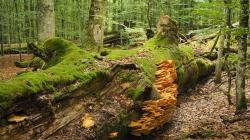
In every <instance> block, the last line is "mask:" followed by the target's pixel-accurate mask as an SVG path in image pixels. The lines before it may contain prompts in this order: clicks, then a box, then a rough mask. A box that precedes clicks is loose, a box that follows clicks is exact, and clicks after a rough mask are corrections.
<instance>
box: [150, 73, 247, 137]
mask: <svg viewBox="0 0 250 140" xmlns="http://www.w3.org/2000/svg"><path fill="white" fill-rule="evenodd" d="M213 78H214V77H213V76H211V77H210V78H209V79H208V80H204V81H201V82H200V83H199V84H198V85H197V86H196V88H195V89H193V90H189V91H188V92H187V93H186V94H183V95H179V97H178V105H177V111H176V113H175V115H174V116H173V120H172V121H171V123H169V124H167V125H165V126H164V127H163V128H162V129H160V130H158V131H156V132H154V133H153V134H152V136H151V137H152V139H154V140H162V139H171V140H174V139H213V140H214V139H215V140H217V139H219V140H221V139H227V140H236V139H237V140H239V139H248V140H249V139H250V109H248V111H247V112H246V113H245V114H242V115H239V116H241V117H239V116H238V117H239V118H237V116H234V114H235V106H234V105H235V96H234V95H233V94H234V93H235V80H233V81H232V91H231V94H232V101H233V104H234V105H231V106H230V105H229V104H228V100H227V96H226V95H225V94H224V92H225V91H227V87H228V83H227V76H226V74H225V73H224V75H223V78H222V79H223V81H222V83H223V84H221V85H220V86H218V85H216V84H215V83H214V82H213ZM246 96H247V101H248V107H249V106H250V105H249V103H250V79H248V80H247V83H246ZM244 117H245V118H244ZM237 119H239V120H237ZM226 120H230V121H235V122H228V121H226Z"/></svg>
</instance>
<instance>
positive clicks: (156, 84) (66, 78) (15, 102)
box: [0, 16, 214, 139]
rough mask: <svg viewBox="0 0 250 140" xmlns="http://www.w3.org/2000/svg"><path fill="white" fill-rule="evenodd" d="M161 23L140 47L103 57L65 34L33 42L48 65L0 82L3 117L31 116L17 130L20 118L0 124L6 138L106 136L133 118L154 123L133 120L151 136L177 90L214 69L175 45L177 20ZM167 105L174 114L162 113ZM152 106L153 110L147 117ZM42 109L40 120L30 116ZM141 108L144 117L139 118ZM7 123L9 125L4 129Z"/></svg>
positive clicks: (125, 126) (121, 132)
mask: <svg viewBox="0 0 250 140" xmlns="http://www.w3.org/2000/svg"><path fill="white" fill-rule="evenodd" d="M158 27H159V29H158V33H157V35H156V36H155V37H153V38H152V39H150V40H149V41H148V42H147V43H146V44H145V45H144V46H143V47H141V48H134V49H131V50H114V51H111V52H110V53H109V54H108V55H107V56H106V58H105V59H104V60H96V59H95V58H94V57H93V55H92V54H91V53H89V52H87V51H84V50H81V49H80V48H78V47H77V46H76V45H74V44H73V43H71V42H69V41H66V40H63V39H60V38H52V39H49V40H47V41H45V43H44V45H43V46H42V47H41V48H37V47H34V50H33V52H37V53H35V55H36V56H38V57H40V58H41V59H43V60H44V61H45V63H46V66H47V67H46V68H45V69H44V70H41V71H37V72H28V73H23V74H20V75H18V76H16V77H15V78H13V79H11V80H8V81H0V106H1V110H0V113H1V116H0V118H1V119H7V118H9V117H10V116H11V115H13V114H15V115H20V114H21V115H24V116H27V117H25V118H27V119H28V124H29V125H24V126H22V127H21V129H20V123H16V124H14V125H13V124H7V125H6V126H4V127H0V131H1V132H2V133H1V136H2V137H3V138H4V139H9V138H13V136H14V139H15V138H16V139H22V138H28V139H39V138H44V139H53V138H54V139H55V138H60V137H63V138H71V139H72V136H77V138H82V139H98V138H103V139H105V138H108V137H109V136H110V135H111V134H117V136H116V137H117V138H121V137H124V135H126V134H127V133H128V125H129V123H130V121H131V120H133V121H134V122H137V121H139V122H144V121H140V120H141V119H142V120H146V122H149V123H148V124H149V125H152V126H149V127H146V128H145V127H143V129H141V128H142V127H141V126H142V125H141V123H140V124H139V125H138V126H137V128H134V127H132V126H135V125H132V126H131V124H130V126H131V127H130V129H131V130H130V131H131V132H132V134H136V135H145V134H149V133H150V132H151V131H152V130H154V129H155V128H157V127H160V126H162V125H163V124H164V123H165V122H167V121H169V120H170V119H171V114H172V113H173V112H174V108H175V101H176V95H177V93H178V92H184V91H185V90H187V89H188V88H191V87H193V86H195V84H196V82H197V81H198V79H199V78H202V77H204V76H206V75H209V74H210V73H211V72H213V69H214V65H213V63H211V62H210V61H209V60H206V59H196V58H195V57H194V53H193V50H192V49H191V48H190V47H186V46H181V47H179V46H178V40H179V38H178V31H177V26H176V23H175V22H174V21H173V20H171V19H170V18H169V17H168V16H162V17H161V19H160V21H159V23H158ZM157 64H159V65H157ZM168 65H169V67H168ZM175 67H177V68H178V69H176V70H175ZM155 74H156V75H155ZM165 76H166V77H165ZM168 76H169V77H168ZM171 77H172V78H171ZM171 85H173V88H171ZM177 85H178V88H177ZM153 89H154V90H153ZM170 89H171V90H170ZM153 91H155V92H153ZM170 91H171V93H168V92H170ZM177 91H178V92H177ZM157 94H158V95H157ZM153 96H154V97H155V100H152V97H153ZM165 97H166V98H165ZM169 99H171V102H168V101H169ZM143 102H144V103H143ZM156 102H157V105H156V106H154V107H155V108H157V109H159V111H156V112H154V110H151V109H149V108H148V106H152V105H153V104H154V103H156ZM165 102H168V103H167V104H165ZM159 105H160V106H159ZM167 108H168V109H169V112H168V111H162V109H167ZM141 109H142V110H141ZM168 109H167V110H168ZM147 111H149V112H151V113H153V112H154V113H156V114H154V115H152V116H153V117H152V116H151V115H149V116H145V114H144V113H147ZM38 112H39V114H42V115H41V116H42V117H40V119H36V120H34V119H32V118H34V117H32V116H34V115H35V114H37V113H38ZM70 112H71V113H70ZM77 112H78V113H77ZM79 112H81V113H79ZM86 113H87V114H88V115H89V116H90V117H89V118H91V120H90V121H91V125H90V126H89V127H88V128H85V127H86V125H81V124H82V123H83V122H82V121H84V122H86V121H88V120H85V119H84V117H83V116H86ZM141 113H143V114H144V115H142V116H145V117H142V118H141V119H140V117H138V116H140V114H141ZM159 113H160V116H162V115H163V116H164V117H163V118H162V121H161V122H162V123H161V124H159V123H156V125H155V124H154V122H155V121H157V120H152V119H154V117H157V116H158V115H157V114H159ZM65 114H69V116H67V115H65ZM166 115H167V116H169V117H167V116H166ZM75 116H76V117H75ZM151 117H152V118H151ZM82 118H83V119H82ZM143 118H146V119H143ZM147 118H148V119H151V120H152V121H147V120H148V119H147ZM7 120H8V119H7ZM21 123H22V121H21ZM9 125H12V129H11V130H9V129H6V128H8V126H9ZM138 127H139V128H138ZM138 129H140V131H138ZM47 130H48V131H47ZM76 132H77V133H78V134H76ZM62 134H65V135H63V136H62ZM79 134H80V136H79Z"/></svg>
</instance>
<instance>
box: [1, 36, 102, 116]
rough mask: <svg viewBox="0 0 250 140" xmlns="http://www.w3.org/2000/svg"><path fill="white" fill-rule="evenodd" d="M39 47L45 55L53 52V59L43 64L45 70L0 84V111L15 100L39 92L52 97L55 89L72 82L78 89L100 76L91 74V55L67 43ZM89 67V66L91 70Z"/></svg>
mask: <svg viewBox="0 0 250 140" xmlns="http://www.w3.org/2000/svg"><path fill="white" fill-rule="evenodd" d="M43 47H44V48H46V49H45V51H48V50H50V51H51V50H52V51H53V52H55V56H54V57H53V59H52V60H51V61H48V62H47V64H48V68H47V69H46V70H41V71H37V72H27V73H23V74H20V75H18V76H16V77H15V78H13V79H10V80H7V81H0V106H1V109H2V110H4V109H6V108H7V107H9V106H10V105H11V104H12V102H13V101H14V99H15V98H16V97H19V96H29V95H32V94H36V93H40V92H46V93H53V92H54V91H55V90H56V89H57V87H60V86H61V85H69V84H72V83H74V82H75V81H76V80H78V81H79V83H81V84H79V85H82V84H86V83H88V82H90V81H91V80H92V79H93V78H96V77H97V76H98V73H100V72H98V71H96V70H95V67H97V66H95V65H93V62H94V59H93V58H92V57H91V54H90V53H88V52H86V51H84V50H82V49H80V48H78V47H77V46H76V45H75V44H73V43H71V42H69V41H66V40H63V39H61V38H53V39H49V40H47V41H45V43H44V45H43ZM45 53H46V52H45ZM47 53H49V52H47ZM90 65H91V66H93V67H91V69H89V66H90ZM2 110H1V111H2ZM1 113H2V112H1Z"/></svg>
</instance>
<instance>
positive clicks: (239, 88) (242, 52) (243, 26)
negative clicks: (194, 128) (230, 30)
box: [236, 0, 249, 113]
mask: <svg viewBox="0 0 250 140" xmlns="http://www.w3.org/2000/svg"><path fill="white" fill-rule="evenodd" d="M240 5H241V9H240V31H241V33H242V34H241V35H240V36H239V37H238V43H239V50H238V57H239V60H238V64H237V70H236V112H237V113H240V112H242V111H244V110H246V109H247V101H246V95H245V82H246V79H245V77H246V75H245V72H246V64H247V62H246V61H247V36H248V30H249V27H248V26H249V25H248V22H249V21H248V20H249V0H241V1H240Z"/></svg>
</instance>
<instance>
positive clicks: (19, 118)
mask: <svg viewBox="0 0 250 140" xmlns="http://www.w3.org/2000/svg"><path fill="white" fill-rule="evenodd" d="M26 119H28V117H27V116H16V115H14V114H12V115H10V117H9V119H8V121H9V122H15V123H19V122H22V121H24V120H26Z"/></svg>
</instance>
